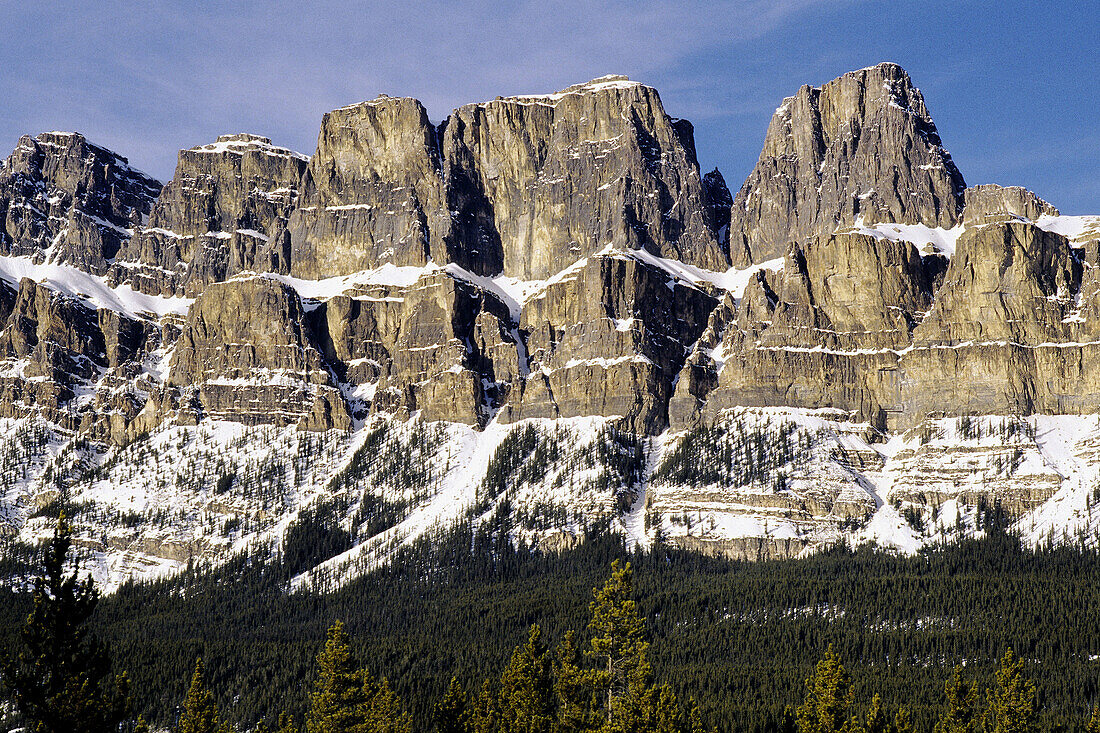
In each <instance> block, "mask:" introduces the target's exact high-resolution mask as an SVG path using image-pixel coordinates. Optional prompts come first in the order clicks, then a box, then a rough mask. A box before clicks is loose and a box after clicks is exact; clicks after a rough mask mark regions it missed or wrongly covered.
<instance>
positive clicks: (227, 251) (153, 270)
mask: <svg viewBox="0 0 1100 733" xmlns="http://www.w3.org/2000/svg"><path fill="white" fill-rule="evenodd" d="M307 162H308V158H307V157H306V156H304V155H300V154H299V153H295V152H293V151H291V150H287V149H286V148H280V147H276V146H274V145H272V144H271V141H270V140H269V139H268V138H266V137H259V136H257V135H248V134H237V135H222V136H221V137H219V138H218V140H217V142H214V143H211V144H209V145H200V146H197V147H194V148H190V149H187V150H181V151H180V153H179V159H178V162H177V164H176V173H175V176H173V178H172V180H171V181H169V182H168V183H167V184H166V185H165V187H164V190H163V192H162V193H161V195H160V197H159V198H158V199H157V202H156V205H155V206H154V207H153V210H152V212H151V213H150V215H149V221H148V226H146V227H143V228H141V229H140V230H139V231H138V232H136V233H135V235H134V237H133V239H132V240H130V242H129V243H128V244H127V246H126V247H125V248H124V249H123V250H122V251H121V252H120V253H119V257H118V261H117V262H116V263H115V265H114V267H113V268H112V270H111V273H110V279H111V282H112V283H129V284H130V285H132V286H133V287H134V288H135V289H137V290H141V291H143V292H148V293H154V294H160V293H163V294H166V295H175V294H183V293H187V294H194V293H197V292H200V291H201V290H202V289H203V287H204V286H205V285H206V284H207V283H212V282H218V281H221V280H225V279H227V278H229V277H232V276H233V275H235V274H237V273H240V272H245V271H250V270H251V271H260V272H267V271H270V270H272V269H273V268H272V263H271V260H272V259H273V258H276V256H275V254H273V252H272V250H273V248H274V247H275V246H276V244H277V243H278V234H279V233H280V232H281V231H283V230H285V225H286V220H287V218H288V217H289V215H290V212H291V211H292V210H293V209H294V206H295V204H296V202H297V188H298V184H299V181H300V179H301V177H302V174H303V172H304V170H305V167H306V165H307ZM273 239H275V240H276V242H275V243H273V242H272V240H273ZM276 259H277V258H276Z"/></svg>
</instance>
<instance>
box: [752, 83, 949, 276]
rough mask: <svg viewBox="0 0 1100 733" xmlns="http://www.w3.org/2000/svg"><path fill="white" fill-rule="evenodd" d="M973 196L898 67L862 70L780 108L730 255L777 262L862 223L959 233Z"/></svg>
mask: <svg viewBox="0 0 1100 733" xmlns="http://www.w3.org/2000/svg"><path fill="white" fill-rule="evenodd" d="M965 188H966V186H965V184H964V183H963V178H962V174H960V173H959V171H958V169H957V168H956V167H955V164H954V162H953V161H952V160H951V156H950V154H949V153H948V152H947V151H946V150H945V149H944V147H943V144H942V143H941V141H940V136H939V133H938V132H937V130H936V125H935V123H934V122H933V121H932V118H931V116H930V115H929V113H928V109H927V107H926V106H925V103H924V97H923V95H922V94H921V93H920V90H919V89H917V88H916V87H914V86H913V84H912V82H911V81H910V79H909V75H908V74H906V73H905V71H904V70H903V69H902V68H901V67H900V66H898V65H896V64H879V65H878V66H872V67H870V68H867V69H861V70H859V71H853V72H851V73H848V74H845V75H843V76H841V77H839V78H837V79H834V80H833V81H831V82H829V83H828V84H825V85H824V86H821V87H811V86H803V87H802V88H801V89H799V90H798V93H797V94H796V95H794V96H793V97H788V98H787V99H785V100H783V104H782V105H780V106H779V108H778V109H776V111H775V115H774V116H773V117H772V120H771V124H770V125H769V126H768V132H767V136H766V137H765V139H764V149H763V150H762V151H761V152H760V159H759V161H758V162H757V164H756V167H755V168H754V169H753V171H752V173H751V174H749V177H748V178H747V179H746V180H745V183H744V185H742V186H741V190H740V191H738V192H737V196H736V197H735V199H734V202H733V208H732V213H731V223H730V254H731V256H732V258H733V260H734V262H737V263H743V264H747V263H749V262H761V261H764V260H769V259H772V258H774V257H776V256H781V255H782V254H783V253H784V252H785V251H786V248H787V245H788V244H789V243H790V242H801V241H802V240H803V239H805V238H806V237H809V236H811V235H817V234H830V233H832V232H833V231H835V230H837V229H838V228H844V227H847V226H851V225H852V224H853V223H854V222H855V221H856V220H857V218H858V219H861V220H862V221H864V222H865V223H868V224H874V223H878V222H898V223H904V224H927V225H928V226H931V227H944V228H950V227H952V226H954V225H955V223H956V222H958V220H959V218H960V214H961V212H962V208H963V190H964V189H965Z"/></svg>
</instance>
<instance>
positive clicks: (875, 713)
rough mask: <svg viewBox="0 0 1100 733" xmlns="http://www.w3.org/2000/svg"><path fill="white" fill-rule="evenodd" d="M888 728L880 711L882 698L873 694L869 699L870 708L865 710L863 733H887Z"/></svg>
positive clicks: (887, 722) (884, 716)
mask: <svg viewBox="0 0 1100 733" xmlns="http://www.w3.org/2000/svg"><path fill="white" fill-rule="evenodd" d="M889 727H890V725H889V721H888V720H887V719H886V713H884V712H883V710H882V698H881V697H879V696H878V694H875V696H874V697H873V698H871V707H869V708H868V709H867V717H866V718H865V719H864V721H863V733H887V729H888V728H889Z"/></svg>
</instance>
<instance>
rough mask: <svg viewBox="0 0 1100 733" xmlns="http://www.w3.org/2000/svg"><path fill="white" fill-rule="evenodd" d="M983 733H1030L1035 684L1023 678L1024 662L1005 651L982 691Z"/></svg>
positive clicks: (1033, 728) (1033, 709)
mask: <svg viewBox="0 0 1100 733" xmlns="http://www.w3.org/2000/svg"><path fill="white" fill-rule="evenodd" d="M986 705H987V707H986V711H985V721H984V722H985V733H1032V732H1033V731H1034V730H1035V685H1034V684H1033V683H1032V682H1031V680H1028V679H1027V678H1025V677H1024V663H1023V661H1021V660H1020V659H1018V658H1017V657H1016V653H1015V652H1013V651H1012V649H1009V650H1008V651H1006V652H1005V655H1004V657H1003V658H1002V659H1001V664H1000V667H999V668H998V669H997V672H996V674H995V675H994V685H993V687H992V688H990V689H989V690H988V691H987V692H986Z"/></svg>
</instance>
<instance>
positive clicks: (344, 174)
mask: <svg viewBox="0 0 1100 733" xmlns="http://www.w3.org/2000/svg"><path fill="white" fill-rule="evenodd" d="M440 165H441V164H440V159H439V148H438V145H437V143H436V131H435V128H434V127H433V126H432V124H431V123H430V122H429V121H428V113H427V112H426V111H425V109H424V106H423V105H421V104H420V102H418V101H417V100H415V99H409V98H400V99H394V98H390V97H379V98H378V99H375V100H373V101H370V102H363V103H362V104H356V105H352V106H350V107H344V108H342V109H338V110H334V111H332V112H329V113H328V114H326V115H325V116H324V118H323V119H322V120H321V134H320V136H319V137H318V139H317V152H316V153H315V154H314V155H313V158H312V160H311V161H310V165H309V169H308V172H307V174H306V177H305V181H304V184H303V190H302V200H301V206H300V207H299V208H298V209H297V210H296V211H295V212H294V215H293V217H292V219H291V222H290V225H289V235H290V241H291V243H292V244H291V247H292V250H291V255H290V262H289V265H290V270H291V271H292V272H293V273H294V274H295V275H298V276H299V277H309V278H320V277H328V276H332V275H346V274H348V273H352V272H358V271H359V270H365V269H370V268H374V267H378V266H380V265H382V264H384V263H393V264H395V265H424V264H427V263H428V262H429V261H430V260H432V259H433V258H434V259H435V261H437V262H441V263H445V262H449V261H451V259H452V257H451V256H450V253H449V252H448V250H447V246H448V240H449V233H450V224H451V222H450V215H449V214H448V209H447V207H446V204H445V202H444V192H443V189H444V185H443V180H442V172H441V169H440ZM467 264H468V263H467Z"/></svg>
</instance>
